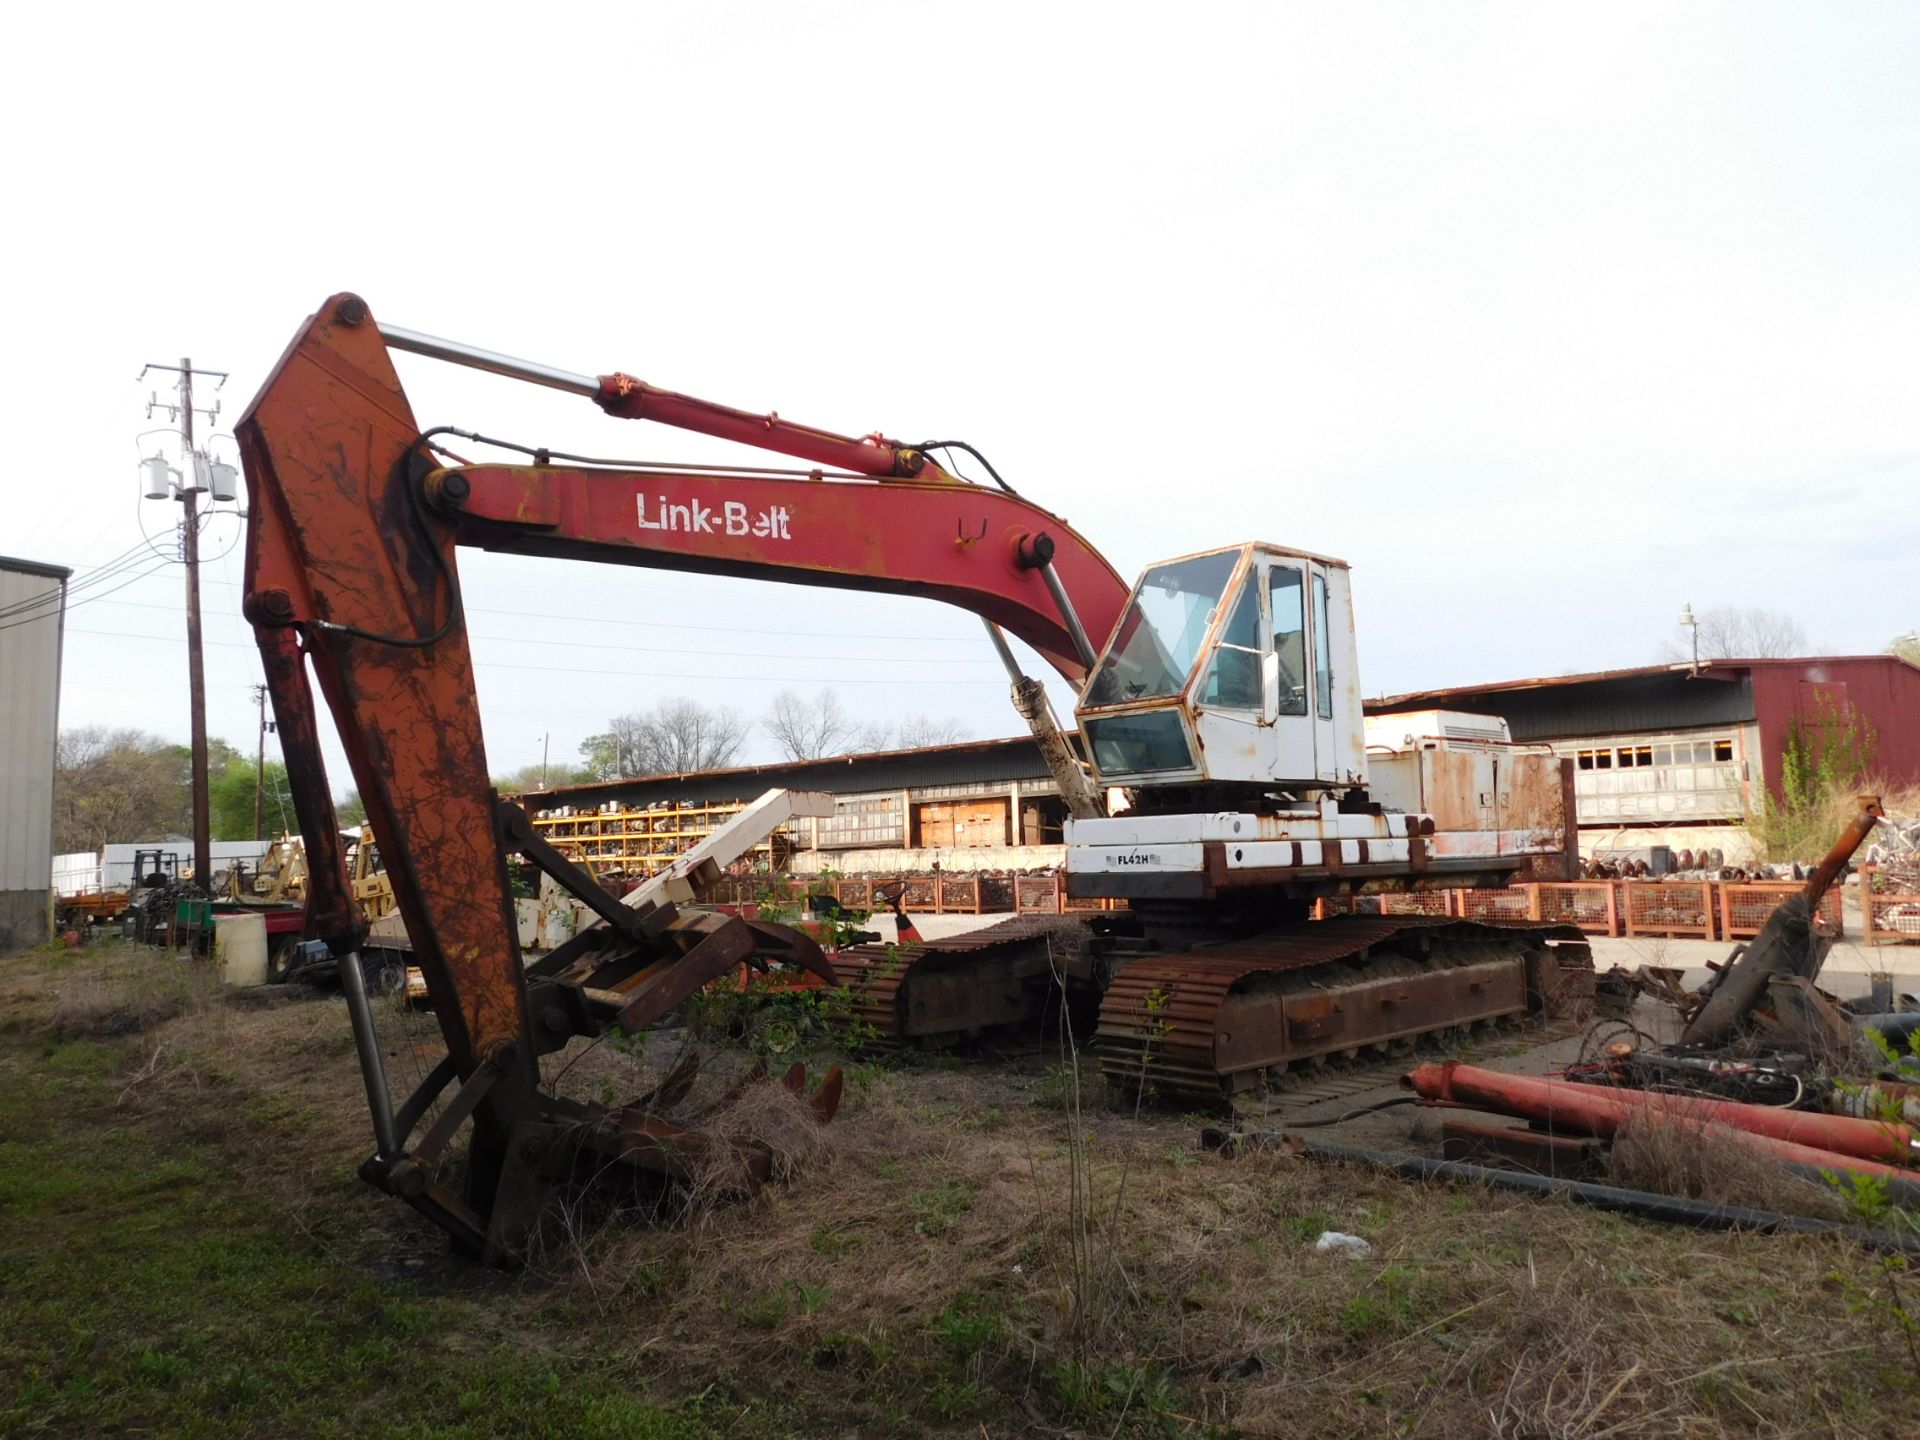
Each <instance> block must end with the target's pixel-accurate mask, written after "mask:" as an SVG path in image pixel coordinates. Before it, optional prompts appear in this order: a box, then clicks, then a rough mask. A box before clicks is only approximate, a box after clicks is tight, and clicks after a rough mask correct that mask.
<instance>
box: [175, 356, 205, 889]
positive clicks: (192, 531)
mask: <svg viewBox="0 0 1920 1440" xmlns="http://www.w3.org/2000/svg"><path fill="white" fill-rule="evenodd" d="M180 441H181V444H182V446H183V447H184V448H185V451H186V456H187V463H188V464H189V465H191V464H192V463H193V361H191V360H189V359H188V358H187V357H186V356H184V355H182V356H181V357H180ZM180 498H181V501H182V502H183V503H184V505H185V506H186V521H185V544H184V547H183V548H184V550H185V554H186V562H187V692H188V705H189V707H190V709H191V710H192V723H193V878H194V880H195V881H196V882H197V883H198V884H199V886H200V888H201V889H202V890H207V891H208V893H209V894H211V893H212V892H211V890H210V889H209V887H210V886H212V884H213V828H212V827H213V817H212V814H211V813H210V812H211V810H212V806H211V804H210V803H209V800H208V797H207V665H206V657H205V656H204V655H203V654H202V653H201V649H200V513H199V499H200V494H199V491H198V490H197V489H195V488H193V487H191V486H189V487H188V488H187V489H186V490H185V492H184V493H183V494H182V495H181V497H180Z"/></svg>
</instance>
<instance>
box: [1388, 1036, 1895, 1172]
mask: <svg viewBox="0 0 1920 1440" xmlns="http://www.w3.org/2000/svg"><path fill="white" fill-rule="evenodd" d="M1400 1083H1401V1084H1403V1085H1405V1086H1406V1087H1407V1088H1408V1089H1409V1090H1412V1091H1414V1092H1415V1093H1416V1094H1418V1095H1419V1096H1420V1097H1421V1098H1422V1099H1424V1100H1444V1101H1451V1102H1453V1103H1455V1104H1463V1105H1471V1106H1474V1107H1476V1108H1479V1109H1485V1110H1492V1111H1495V1112H1497V1113H1499V1114H1503V1115H1517V1116H1520V1117H1521V1118H1523V1119H1527V1120H1537V1121H1540V1122H1542V1123H1544V1124H1551V1125H1557V1126H1560V1127H1562V1128H1565V1129H1569V1130H1578V1131H1582V1132H1584V1133H1586V1134H1589V1135H1599V1136H1602V1137H1607V1136H1611V1135H1612V1134H1613V1133H1614V1131H1616V1130H1617V1129H1619V1128H1620V1126H1621V1125H1623V1124H1625V1123H1626V1122H1627V1121H1629V1120H1631V1119H1633V1118H1634V1117H1636V1116H1639V1115H1643V1114H1655V1115H1658V1116H1660V1117H1661V1118H1663V1119H1667V1120H1684V1121H1689V1122H1692V1123H1696V1124H1718V1125H1725V1126H1729V1127H1732V1128H1733V1129H1734V1130H1736V1131H1739V1132H1743V1133H1746V1134H1750V1135H1757V1136H1763V1137H1765V1138H1768V1139H1771V1140H1773V1141H1776V1142H1780V1143H1784V1144H1789V1145H1793V1146H1795V1147H1797V1148H1810V1149H1812V1150H1814V1151H1815V1152H1817V1154H1816V1158H1812V1159H1807V1158H1806V1157H1795V1156H1786V1155H1782V1156H1781V1158H1782V1159H1789V1158H1794V1159H1801V1160H1803V1161H1804V1163H1807V1164H1820V1163H1822V1161H1821V1160H1820V1159H1819V1158H1817V1156H1818V1155H1825V1156H1826V1157H1827V1158H1828V1163H1831V1162H1833V1161H1834V1160H1835V1159H1837V1157H1838V1156H1842V1155H1845V1156H1853V1157H1857V1158H1859V1159H1863V1160H1878V1161H1886V1162H1892V1163H1893V1164H1899V1163H1900V1162H1902V1161H1905V1160H1906V1159H1907V1158H1909V1156H1910V1155H1911V1154H1912V1153H1913V1150H1912V1149H1911V1148H1910V1147H1912V1146H1913V1144H1914V1136H1913V1132H1912V1130H1911V1129H1909V1128H1908V1127H1907V1126H1905V1125H1891V1124H1882V1123H1880V1122H1877V1121H1873V1120H1855V1119H1852V1118H1850V1117H1848V1116H1843V1115H1821V1114H1818V1113H1816V1112H1813V1111H1810V1110H1785V1109H1780V1108H1777V1107H1775V1106H1769V1105H1743V1104H1740V1103H1739V1102H1738V1101H1734V1100H1702V1099H1698V1098H1695V1097H1693V1096H1690V1095H1667V1094H1663V1093H1656V1092H1654V1091H1650V1090H1626V1089H1617V1088H1614V1087H1612V1086H1607V1087H1601V1086H1595V1085H1577V1084H1574V1083H1573V1082H1571V1081H1567V1080H1545V1079H1538V1078H1535V1077H1533V1076H1529V1075H1502V1074H1499V1073H1498V1072H1496V1071H1492V1070H1480V1069H1476V1068H1475V1067H1473V1066H1471V1065H1461V1064H1458V1063H1455V1062H1453V1061H1448V1062H1447V1063H1445V1064H1441V1065H1422V1066H1419V1067H1418V1068H1417V1069H1415V1070H1414V1071H1413V1072H1412V1073H1411V1074H1409V1075H1407V1076H1405V1077H1403V1078H1402V1080H1401V1082H1400ZM1766 1148H1767V1149H1769V1150H1775V1147H1773V1146H1768V1147H1766ZM1775 1153H1778V1152H1777V1151H1776V1152H1775ZM1849 1168H1852V1169H1864V1168H1865V1167H1863V1166H1859V1165H1853V1166H1850V1167H1849ZM1889 1173H1901V1172H1898V1171H1890V1172H1889Z"/></svg>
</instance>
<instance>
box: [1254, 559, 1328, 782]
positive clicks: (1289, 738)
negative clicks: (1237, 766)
mask: <svg viewBox="0 0 1920 1440" xmlns="http://www.w3.org/2000/svg"><path fill="white" fill-rule="evenodd" d="M1311 568H1312V567H1311V566H1310V565H1309V564H1308V562H1307V561H1305V560H1301V559H1296V558H1294V557H1291V556H1274V557H1272V558H1270V559H1265V560H1263V561H1262V562H1261V584H1262V587H1263V588H1264V590H1265V591H1266V598H1267V603H1266V613H1267V633H1266V636H1265V641H1266V643H1265V645H1264V646H1263V649H1264V651H1265V654H1264V655H1263V656H1262V661H1263V666H1264V675H1263V679H1264V681H1265V687H1264V688H1265V692H1266V693H1265V696H1264V699H1265V702H1266V720H1267V723H1268V724H1269V725H1270V726H1271V727H1272V732H1273V768H1272V775H1273V778H1274V780H1275V781H1277V782H1285V781H1288V780H1294V781H1313V780H1317V779H1319V778H1320V767H1319V765H1318V764H1317V762H1316V758H1315V757H1316V754H1317V749H1318V747H1317V735H1316V732H1317V730H1318V723H1317V721H1316V718H1315V711H1316V705H1315V701H1316V694H1315V671H1314V658H1313V637H1312V627H1311V625H1310V623H1309V613H1308V612H1309V610H1310V608H1311V605H1310V596H1311V594H1312V591H1311V588H1310V586H1311V576H1310V570H1311ZM1321 593H1323V594H1324V593H1325V580H1324V579H1322V581H1321Z"/></svg>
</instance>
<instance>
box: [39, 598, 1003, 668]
mask: <svg viewBox="0 0 1920 1440" xmlns="http://www.w3.org/2000/svg"><path fill="white" fill-rule="evenodd" d="M155 608H158V609H165V608H167V607H165V606H158V607H155ZM67 633H68V634H70V635H104V636H108V637H110V638H113V639H120V640H149V641H158V642H160V643H161V644H163V645H180V644H184V643H185V642H184V641H183V640H181V638H180V637H179V636H177V635H148V634H144V633H141V632H139V631H132V630H89V629H87V628H86V627H85V626H81V625H70V626H68V627H67ZM467 638H468V639H470V640H484V641H486V642H488V643H489V644H493V643H504V644H508V645H539V646H542V647H543V648H545V647H553V646H564V647H566V648H568V649H575V650H620V651H626V652H630V653H632V654H638V655H707V656H710V657H711V658H713V659H715V660H791V659H793V658H794V656H793V655H792V654H791V653H790V652H787V651H783V650H772V651H766V650H719V651H710V650H688V649H685V648H682V647H678V646H666V645H657V646H656V645H597V644H594V643H592V642H591V641H584V640H544V639H535V638H533V637H531V636H525V635H470V636H468V637H467ZM202 643H204V644H207V645H219V646H222V647H225V648H228V649H234V650H253V649H254V648H255V647H254V646H252V645H249V644H247V643H246V642H245V641H243V640H207V641H203V642H202ZM806 658H807V659H809V660H829V661H833V662H834V663H836V664H843V665H944V666H949V667H950V666H954V665H979V664H982V663H983V662H981V661H978V660H914V659H908V658H903V657H901V656H898V655H808V656H807V657H806ZM473 663H474V664H475V665H476V666H479V667H480V668H482V669H495V670H527V669H535V670H538V669H546V668H548V667H546V666H538V665H535V666H527V665H508V664H506V663H505V662H502V661H492V660H475V661H474V662H473ZM559 673H562V674H569V675H575V674H578V675H613V674H618V673H621V672H618V671H613V670H562V671H561V672H559ZM716 678H724V679H735V678H740V679H746V678H751V677H746V676H740V677H735V676H724V677H716ZM996 680H997V677H996ZM914 683H915V684H918V683H920V682H919V681H915V682H914Z"/></svg>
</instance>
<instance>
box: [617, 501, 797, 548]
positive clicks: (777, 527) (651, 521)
mask: <svg viewBox="0 0 1920 1440" xmlns="http://www.w3.org/2000/svg"><path fill="white" fill-rule="evenodd" d="M652 500H653V506H654V508H653V514H652V517H651V518H649V517H648V514H647V501H648V497H647V496H645V495H639V496H636V497H635V504H636V505H637V506H638V509H639V516H640V528H641V529H642V530H668V531H675V532H678V533H681V534H686V535H753V536H756V537H758V538H759V539H762V540H791V539H792V538H793V533H792V532H791V531H790V530H789V529H788V528H787V522H788V520H789V519H791V518H792V517H791V516H790V515H789V513H788V511H787V507H786V506H784V505H769V506H768V507H767V508H766V509H764V510H753V509H750V508H749V507H748V506H747V505H745V504H743V503H742V502H740V501H738V500H723V501H722V502H721V503H720V504H718V505H703V504H702V503H701V502H700V501H698V500H689V501H687V503H686V504H684V505H669V504H668V503H667V497H666V496H664V495H655V496H653V497H652Z"/></svg>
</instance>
